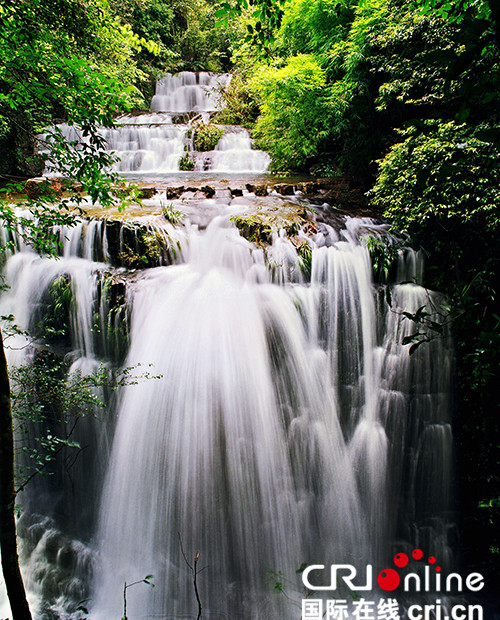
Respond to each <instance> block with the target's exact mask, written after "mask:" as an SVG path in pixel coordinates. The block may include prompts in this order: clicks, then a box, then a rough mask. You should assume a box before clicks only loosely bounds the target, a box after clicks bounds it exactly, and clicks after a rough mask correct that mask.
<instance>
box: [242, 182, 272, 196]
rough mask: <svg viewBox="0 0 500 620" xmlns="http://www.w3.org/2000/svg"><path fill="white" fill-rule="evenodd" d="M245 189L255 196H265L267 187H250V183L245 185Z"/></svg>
mask: <svg viewBox="0 0 500 620" xmlns="http://www.w3.org/2000/svg"><path fill="white" fill-rule="evenodd" d="M245 187H246V188H247V190H248V191H249V192H251V193H254V194H255V195H256V196H267V185H252V183H247V184H246V186H245Z"/></svg>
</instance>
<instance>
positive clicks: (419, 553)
mask: <svg viewBox="0 0 500 620" xmlns="http://www.w3.org/2000/svg"><path fill="white" fill-rule="evenodd" d="M411 557H412V558H413V559H414V560H421V559H422V558H423V557H424V552H423V551H422V549H413V551H412V554H411Z"/></svg>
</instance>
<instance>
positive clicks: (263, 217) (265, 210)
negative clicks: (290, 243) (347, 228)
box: [231, 199, 311, 246]
mask: <svg viewBox="0 0 500 620" xmlns="http://www.w3.org/2000/svg"><path fill="white" fill-rule="evenodd" d="M231 220H232V221H233V222H234V224H235V225H236V227H237V228H238V230H239V231H240V234H241V236H242V237H245V239H248V240H249V241H251V242H252V243H256V244H257V245H261V246H262V245H267V244H270V243H272V240H273V234H277V233H279V231H280V230H284V231H285V232H286V234H287V236H288V237H292V236H294V235H296V234H297V233H298V232H299V230H300V229H301V228H302V226H303V225H305V224H306V223H307V224H309V226H310V225H311V222H310V221H309V220H308V216H307V212H305V211H304V208H303V207H301V206H300V205H297V204H295V203H291V202H284V201H283V200H280V199H277V200H276V201H275V202H274V203H269V201H266V203H262V204H260V205H256V206H255V207H253V208H252V209H249V210H248V211H247V212H246V213H244V214H242V215H235V216H233V217H232V218H231Z"/></svg>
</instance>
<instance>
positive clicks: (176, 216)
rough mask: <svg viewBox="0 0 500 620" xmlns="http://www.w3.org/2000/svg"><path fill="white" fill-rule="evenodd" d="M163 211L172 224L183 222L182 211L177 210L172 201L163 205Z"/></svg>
mask: <svg viewBox="0 0 500 620" xmlns="http://www.w3.org/2000/svg"><path fill="white" fill-rule="evenodd" d="M161 213H162V215H163V217H164V218H165V219H166V220H167V221H168V222H170V223H171V224H174V225H175V224H180V223H181V222H182V218H183V214H182V211H177V210H176V209H175V207H174V204H173V203H172V202H170V203H168V204H167V205H164V206H162V209H161Z"/></svg>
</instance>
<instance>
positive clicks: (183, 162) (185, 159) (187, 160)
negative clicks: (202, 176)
mask: <svg viewBox="0 0 500 620" xmlns="http://www.w3.org/2000/svg"><path fill="white" fill-rule="evenodd" d="M179 170H184V171H191V170H194V160H193V158H192V157H191V155H190V153H186V154H185V155H183V156H182V157H181V158H180V160H179Z"/></svg>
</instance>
